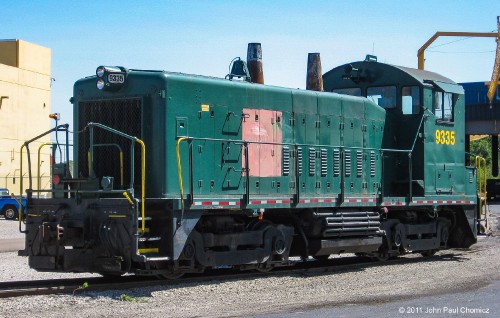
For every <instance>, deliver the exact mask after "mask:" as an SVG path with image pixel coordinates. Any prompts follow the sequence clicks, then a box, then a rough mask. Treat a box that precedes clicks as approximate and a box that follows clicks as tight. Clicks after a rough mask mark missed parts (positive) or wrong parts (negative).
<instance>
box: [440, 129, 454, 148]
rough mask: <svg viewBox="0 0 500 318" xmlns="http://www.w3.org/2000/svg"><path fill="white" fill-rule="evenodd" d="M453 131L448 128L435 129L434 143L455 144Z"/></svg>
mask: <svg viewBox="0 0 500 318" xmlns="http://www.w3.org/2000/svg"><path fill="white" fill-rule="evenodd" d="M455 141H456V139H455V132H454V131H450V130H442V129H437V130H436V144H438V145H454V144H455Z"/></svg>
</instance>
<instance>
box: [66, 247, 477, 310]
mask: <svg viewBox="0 0 500 318" xmlns="http://www.w3.org/2000/svg"><path fill="white" fill-rule="evenodd" d="M467 254H469V253H468V251H467V250H463V251H455V252H447V253H445V254H437V255H434V256H431V257H419V256H417V255H416V254H409V255H407V256H406V257H404V256H403V257H398V258H393V259H390V260H388V261H374V260H371V259H369V258H366V257H357V256H352V257H343V258H334V259H329V260H328V261H323V262H313V261H311V262H307V263H308V265H309V267H308V268H303V269H302V268H297V267H299V266H304V263H298V264H297V266H296V267H293V268H281V269H275V270H274V271H271V272H267V273H260V272H238V271H235V270H220V271H211V272H210V273H209V274H208V275H205V276H203V275H201V274H198V275H186V276H185V278H182V279H177V280H158V281H151V285H150V286H142V287H137V288H131V289H113V290H107V291H84V292H82V293H79V294H78V295H75V296H83V297H92V298H108V299H113V300H117V301H129V302H137V303H145V302H148V298H152V297H154V294H153V293H155V292H160V293H161V292H168V291H176V290H178V289H182V288H190V287H197V288H202V289H206V290H207V292H209V293H210V292H213V291H215V290H217V288H218V285H220V284H223V283H231V282H248V281H249V282H251V281H255V280H258V279H268V278H280V277H289V278H297V279H301V278H310V277H326V276H331V275H335V274H341V273H354V272H362V271H365V270H367V269H370V268H376V267H381V266H383V267H388V268H390V267H395V266H401V265H403V266H404V265H409V264H416V263H427V262H433V263H437V262H443V263H444V262H459V263H460V262H465V261H468V260H470V259H471V257H472V255H471V256H468V255H467ZM240 273H241V274H240ZM224 274H227V275H228V276H227V277H226V276H224ZM210 275H212V276H213V277H211V276H210ZM115 282H119V281H118V280H117V281H115Z"/></svg>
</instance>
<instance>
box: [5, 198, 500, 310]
mask: <svg viewBox="0 0 500 318" xmlns="http://www.w3.org/2000/svg"><path fill="white" fill-rule="evenodd" d="M494 208H496V209H497V210H498V211H500V206H498V207H494ZM491 210H492V211H494V209H491ZM497 215H500V214H499V213H492V215H491V217H492V218H493V219H494V220H495V221H496V220H497V219H498V217H497ZM4 222H7V221H4V220H0V224H1V225H4ZM16 230H17V228H16ZM3 231H6V230H5V229H1V230H0V238H3V237H4V236H3V235H4V234H3ZM8 235H9V234H7V237H9V238H11V237H10V236H8ZM499 246H500V237H496V236H488V237H481V238H480V239H479V241H478V243H477V244H475V245H473V246H472V247H471V248H470V249H468V250H466V249H464V250H446V251H440V252H438V253H437V254H436V256H434V257H432V258H422V257H420V256H419V255H418V254H415V255H407V256H404V257H403V258H407V259H408V260H407V261H403V262H394V263H386V264H384V263H369V264H362V265H353V266H352V267H349V268H347V269H346V268H345V267H343V268H341V269H339V270H338V271H335V272H328V273H321V272H308V273H288V274H283V273H282V274H278V273H274V274H271V275H269V276H256V277H255V278H250V279H240V280H233V279H231V280H230V279H228V280H213V281H209V282H203V283H199V284H196V283H189V284H187V283H186V284H181V285H174V286H156V287H151V288H140V289H133V290H116V291H107V292H84V293H82V294H78V295H75V296H73V295H51V296H31V297H18V298H7V299H0V317H26V316H29V317H70V316H72V317H233V316H249V315H257V314H263V313H273V312H282V313H287V312H293V311H303V310H305V309H307V308H320V307H335V306H350V305H357V304H365V305H366V304H368V305H371V304H373V305H376V304H378V303H386V302H391V301H394V300H402V299H413V298H416V297H419V296H428V295H437V294H447V293H458V292H464V291H470V290H476V289H478V288H481V287H483V286H486V285H488V284H489V283H490V282H492V281H494V280H499V279H500V273H499V271H498V264H500V249H499ZM0 257H1V261H0V281H13V280H29V279H49V278H59V277H75V275H73V274H53V273H38V272H35V271H34V270H31V269H29V268H28V265H27V258H25V257H19V256H17V253H12V252H9V253H2V254H0ZM78 276H80V277H89V275H88V274H79V275H78Z"/></svg>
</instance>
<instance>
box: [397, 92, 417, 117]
mask: <svg viewBox="0 0 500 318" xmlns="http://www.w3.org/2000/svg"><path fill="white" fill-rule="evenodd" d="M401 97H402V103H401V104H402V105H403V115H415V114H418V113H420V89H419V87H418V86H405V87H403V88H402V90H401Z"/></svg>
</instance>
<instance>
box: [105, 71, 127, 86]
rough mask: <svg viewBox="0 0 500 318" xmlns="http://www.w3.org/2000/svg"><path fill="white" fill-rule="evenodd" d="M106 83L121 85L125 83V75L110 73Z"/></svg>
mask: <svg viewBox="0 0 500 318" xmlns="http://www.w3.org/2000/svg"><path fill="white" fill-rule="evenodd" d="M108 82H110V83H113V84H123V83H125V75H123V74H120V73H111V74H109V75H108Z"/></svg>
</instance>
